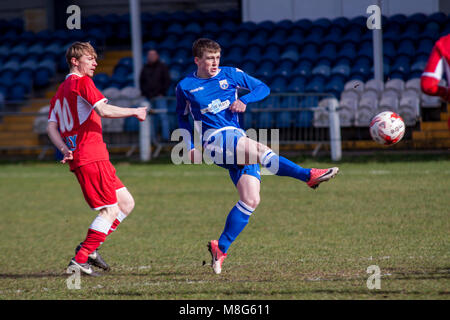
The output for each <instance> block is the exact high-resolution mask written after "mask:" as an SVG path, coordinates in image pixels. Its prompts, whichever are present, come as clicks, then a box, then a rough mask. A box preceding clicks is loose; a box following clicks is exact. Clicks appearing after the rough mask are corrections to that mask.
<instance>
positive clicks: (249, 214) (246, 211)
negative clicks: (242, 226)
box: [236, 201, 254, 216]
mask: <svg viewBox="0 0 450 320" xmlns="http://www.w3.org/2000/svg"><path fill="white" fill-rule="evenodd" d="M244 205H245V204H244ZM247 207H248V206H247ZM236 208H238V210H239V211H241V212H242V213H244V214H246V215H248V216H251V215H252V213H253V211H254V210H247V209H246V208H245V207H243V206H242V202H241V201H239V202H238V203H236Z"/></svg>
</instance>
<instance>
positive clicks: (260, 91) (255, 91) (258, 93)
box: [232, 68, 270, 104]
mask: <svg viewBox="0 0 450 320" xmlns="http://www.w3.org/2000/svg"><path fill="white" fill-rule="evenodd" d="M233 69H234V70H233V72H232V75H233V78H234V80H235V81H236V83H237V85H238V86H239V87H241V88H244V89H248V90H249V91H250V92H249V93H247V94H246V95H244V96H242V97H240V98H239V100H241V101H242V102H243V103H244V104H249V103H251V102H256V101H260V100H262V99H264V98H265V97H267V96H268V95H269V94H270V88H269V87H268V86H267V85H266V84H265V83H264V82H262V81H261V80H258V79H256V78H254V77H252V76H249V75H248V74H246V73H245V72H244V71H242V70H240V69H238V68H233Z"/></svg>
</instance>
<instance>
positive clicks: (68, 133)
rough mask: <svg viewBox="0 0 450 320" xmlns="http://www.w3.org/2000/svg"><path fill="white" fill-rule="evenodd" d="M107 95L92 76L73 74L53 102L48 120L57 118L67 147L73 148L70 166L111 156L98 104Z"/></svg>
mask: <svg viewBox="0 0 450 320" xmlns="http://www.w3.org/2000/svg"><path fill="white" fill-rule="evenodd" d="M105 100H106V98H105V97H104V96H103V94H102V93H101V92H100V91H99V90H98V89H97V88H96V87H95V85H94V82H93V81H92V79H91V78H90V77H88V76H84V77H81V76H79V75H76V74H73V73H72V74H69V75H68V76H67V77H66V80H65V81H64V82H63V83H62V84H61V85H60V86H59V88H58V91H57V92H56V94H55V96H54V97H53V98H52V100H51V102H50V110H49V115H48V121H54V122H57V123H58V125H59V132H60V134H61V137H62V138H63V140H64V142H65V143H66V145H67V147H68V148H69V149H70V150H72V152H73V160H72V161H70V170H72V171H74V170H75V169H76V168H78V167H80V166H82V165H85V164H88V163H91V162H94V161H100V160H109V154H108V150H107V149H106V144H105V143H104V142H103V134H102V122H101V117H100V116H99V115H98V114H97V113H96V112H95V111H94V108H95V105H96V104H97V103H99V102H101V101H105Z"/></svg>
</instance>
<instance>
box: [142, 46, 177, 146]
mask: <svg viewBox="0 0 450 320" xmlns="http://www.w3.org/2000/svg"><path fill="white" fill-rule="evenodd" d="M139 85H140V89H141V93H142V95H143V96H144V97H146V98H147V99H148V100H149V102H150V103H151V104H152V108H155V109H166V108H167V103H166V100H165V98H164V96H166V93H167V90H168V89H169V86H170V74H169V68H168V67H167V65H166V64H165V63H164V62H162V61H161V60H160V59H159V54H158V52H157V51H156V50H155V49H150V50H149V51H148V52H147V63H146V64H145V65H144V67H143V68H142V70H141V74H140V76H139ZM154 118H156V120H157V122H159V123H160V124H161V137H162V139H164V140H169V121H168V116H167V114H165V113H162V114H159V115H158V116H156V117H154ZM158 120H159V121H158ZM155 123H156V122H155ZM152 127H153V128H154V126H152ZM153 133H155V131H153ZM153 136H154V135H153Z"/></svg>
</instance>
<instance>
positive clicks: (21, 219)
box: [0, 155, 450, 300]
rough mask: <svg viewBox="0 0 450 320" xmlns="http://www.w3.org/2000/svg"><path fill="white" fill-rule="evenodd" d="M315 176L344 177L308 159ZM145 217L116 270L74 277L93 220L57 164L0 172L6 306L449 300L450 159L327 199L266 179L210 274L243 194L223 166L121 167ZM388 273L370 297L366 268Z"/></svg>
mask: <svg viewBox="0 0 450 320" xmlns="http://www.w3.org/2000/svg"><path fill="white" fill-rule="evenodd" d="M297 160H298V162H299V163H300V164H301V165H303V166H305V167H321V168H324V167H328V166H331V165H333V164H331V163H327V162H326V161H323V162H316V161H313V160H309V159H297ZM115 166H116V169H117V173H118V175H119V177H120V178H121V180H122V181H123V182H124V183H125V185H126V186H127V187H128V189H129V190H130V191H131V193H132V194H133V196H134V198H135V200H136V207H135V210H134V212H133V213H132V214H131V215H130V216H129V217H128V218H127V219H126V220H125V221H124V222H123V223H122V225H120V226H119V228H118V229H117V231H116V232H115V233H113V234H112V235H111V236H110V237H109V238H108V239H107V241H106V242H105V243H104V244H103V245H102V247H101V253H102V255H103V257H104V258H105V259H106V261H107V262H108V263H109V264H110V265H111V267H112V271H111V272H109V273H104V275H103V276H102V277H99V278H88V277H82V278H81V289H79V290H69V289H68V288H67V283H66V280H67V278H68V276H67V275H65V274H64V273H63V272H64V270H65V267H66V266H67V264H68V262H69V260H70V258H72V257H73V255H74V253H73V251H74V249H75V247H76V245H77V244H78V243H79V242H80V241H82V240H83V239H84V236H85V234H86V231H87V228H88V226H89V225H90V223H91V221H92V220H93V218H94V217H95V213H94V212H93V211H91V210H90V209H89V208H88V207H87V205H86V203H85V201H84V199H83V196H82V193H81V190H80V188H79V185H78V183H77V181H76V178H75V176H74V175H73V174H72V173H70V172H69V170H68V168H67V167H66V166H62V165H58V164H50V163H44V164H15V165H12V164H3V165H1V166H0V200H1V203H2V205H3V206H2V212H1V213H0V248H1V258H0V299H271V300H272V299H288V300H291V299H295V300H298V299H448V298H449V292H450V291H449V289H450V259H449V258H450V257H449V253H450V245H449V231H450V209H449V208H450V207H449V204H450V203H449V199H450V158H449V157H448V156H446V155H445V156H429V157H416V158H414V157H413V158H412V159H409V158H405V157H394V156H382V157H370V156H369V157H364V158H357V159H350V161H343V162H342V163H340V164H339V167H340V170H341V171H340V173H339V175H338V176H337V177H336V178H335V179H333V180H332V181H331V182H327V183H324V184H322V185H321V186H320V188H319V189H317V190H312V189H310V188H308V187H307V186H306V185H305V184H304V183H301V182H299V181H296V180H294V179H290V178H284V177H275V176H263V178H262V179H263V183H262V188H261V198H262V201H261V204H260V206H259V207H258V208H257V210H256V211H255V213H254V214H253V215H252V217H251V219H250V223H249V225H248V226H247V228H246V229H245V230H244V231H243V232H242V234H241V235H240V236H239V238H238V239H237V241H236V242H235V243H234V244H233V245H232V246H231V247H230V249H229V251H228V253H229V254H228V258H227V259H226V260H225V263H224V266H223V268H224V270H223V273H222V274H220V275H215V274H213V272H212V270H211V268H210V266H209V264H210V255H209V253H208V251H207V248H206V244H207V241H208V240H210V239H217V238H218V237H219V235H220V233H221V232H222V229H223V226H224V223H225V219H226V216H227V214H228V212H229V210H230V209H231V208H232V207H233V206H234V204H235V203H236V201H237V200H238V198H237V192H236V191H235V189H234V186H233V184H232V182H231V180H230V179H229V177H228V173H227V172H226V171H225V170H224V169H221V168H219V167H216V166H207V165H182V166H175V165H171V164H151V165H141V164H127V163H116V164H115ZM371 265H377V266H378V267H379V268H380V271H381V278H380V285H381V288H380V289H373V290H370V289H368V287H367V280H368V277H369V276H370V275H371V274H368V273H367V272H366V271H367V268H368V267H369V266H371Z"/></svg>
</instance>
